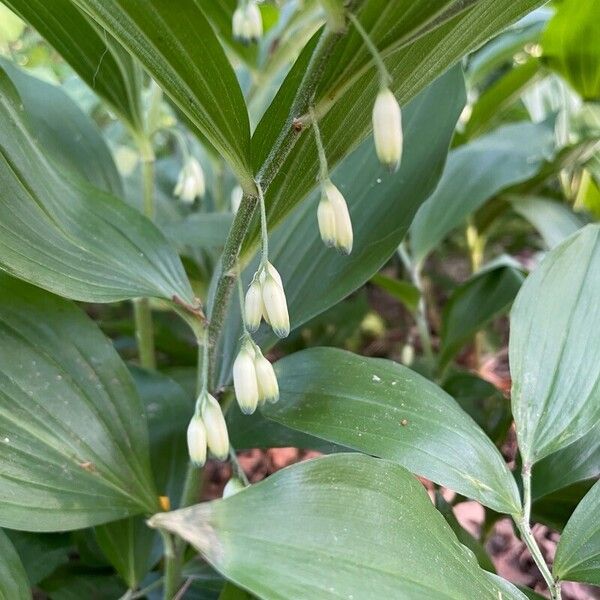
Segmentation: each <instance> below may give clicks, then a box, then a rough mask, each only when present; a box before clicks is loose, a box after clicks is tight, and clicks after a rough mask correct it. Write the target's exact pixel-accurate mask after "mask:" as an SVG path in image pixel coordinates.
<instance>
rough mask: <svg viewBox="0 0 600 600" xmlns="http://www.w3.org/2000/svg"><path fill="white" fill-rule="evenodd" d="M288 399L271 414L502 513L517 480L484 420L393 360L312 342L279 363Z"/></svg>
mask: <svg viewBox="0 0 600 600" xmlns="http://www.w3.org/2000/svg"><path fill="white" fill-rule="evenodd" d="M275 370H276V373H277V379H278V381H279V390H280V394H281V398H280V400H279V402H278V403H277V404H272V405H269V406H265V407H264V408H263V413H264V414H265V416H267V417H268V418H269V419H272V420H274V421H277V422H278V423H282V424H284V425H287V426H288V427H292V428H293V429H299V430H300V431H303V432H305V433H309V434H311V435H315V436H318V437H321V438H323V439H325V440H328V441H330V442H335V443H336V444H340V445H343V446H346V447H347V448H352V449H353V450H359V451H361V452H365V453H367V454H372V455H375V456H380V457H382V458H386V459H389V460H393V461H395V462H398V463H399V464H401V465H402V466H404V467H406V468H407V469H409V470H410V471H412V472H413V473H416V474H417V475H421V476H423V477H427V478H428V479H430V480H432V481H434V482H435V483H439V484H440V485H443V486H445V487H448V488H449V489H451V490H454V491H456V492H458V493H460V494H463V495H465V496H468V497H469V498H474V499H476V500H478V501H479V502H481V503H482V504H484V505H485V506H489V507H490V508H492V509H494V510H496V511H498V512H503V513H508V514H512V513H516V512H517V511H518V510H519V508H518V507H519V494H518V491H517V487H516V483H515V481H514V480H513V477H512V475H511V473H510V471H509V470H508V468H507V467H506V464H505V463H504V459H503V458H502V456H501V455H500V453H499V452H498V450H497V449H496V447H495V446H494V444H493V443H492V442H491V441H490V439H489V438H488V437H487V436H486V435H485V433H484V432H483V431H482V430H481V429H480V428H479V427H478V426H477V424H476V423H475V422H474V421H473V420H472V419H471V418H470V417H469V416H468V415H467V414H466V413H465V412H464V411H463V410H462V409H461V408H460V407H459V406H458V404H456V402H455V401H454V400H453V399H452V398H451V397H450V396H449V395H448V394H446V392H444V391H443V390H442V389H441V388H439V387H438V386H437V385H435V384H434V383H432V382H431V381H429V380H427V379H425V378H424V377H422V376H421V375H418V374H417V373H415V372H414V371H411V370H410V369H407V368H406V367H404V366H402V365H399V364H396V363H394V362H392V361H389V360H383V359H373V358H364V357H361V356H357V355H355V354H351V353H349V352H345V351H343V350H337V349H333V348H311V349H309V350H304V351H303V352H297V353H295V354H293V355H291V356H288V357H286V358H284V359H282V360H280V361H278V362H277V363H276V365H275Z"/></svg>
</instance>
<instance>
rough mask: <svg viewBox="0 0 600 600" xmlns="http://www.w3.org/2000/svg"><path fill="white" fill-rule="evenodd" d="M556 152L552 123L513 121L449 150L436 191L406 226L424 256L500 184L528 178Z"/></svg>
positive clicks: (414, 246)
mask: <svg viewBox="0 0 600 600" xmlns="http://www.w3.org/2000/svg"><path fill="white" fill-rule="evenodd" d="M553 152H554V123H553V122H550V121H546V122H543V123H538V124H533V123H526V122H523V123H513V124H510V125H504V126H502V127H499V128H498V129H497V130H495V131H494V132H492V133H490V134H487V135H485V136H483V137H480V138H478V139H476V140H475V141H473V142H470V143H469V144H465V145H464V146H460V147H459V148H457V149H456V150H453V151H452V152H451V153H450V156H449V157H448V163H447V164H446V169H445V171H444V174H443V175H442V179H441V180H440V183H439V185H438V187H437V189H436V191H435V192H434V193H433V194H432V195H431V196H430V197H429V199H428V200H427V202H426V203H425V204H423V206H422V207H421V208H420V209H419V212H418V213H417V216H416V217H415V219H414V221H413V223H412V226H411V229H410V236H411V237H410V241H411V248H412V251H413V256H414V258H415V260H418V261H422V260H423V259H424V258H425V257H426V256H427V255H428V254H429V253H430V252H431V251H432V250H433V249H434V248H435V247H436V246H437V245H438V244H439V243H440V242H441V241H442V240H443V239H444V238H445V237H446V236H447V235H448V234H449V233H450V232H451V231H452V230H453V229H455V228H456V227H458V226H460V225H461V224H462V223H464V222H465V220H466V218H467V217H468V216H469V215H470V214H471V213H473V212H475V211H476V210H477V209H478V208H480V207H481V206H482V205H483V204H484V203H485V202H486V201H487V200H489V199H490V198H492V197H493V196H495V195H496V194H497V193H498V192H500V191H502V190H503V189H505V188H507V187H509V186H511V185H514V184H516V183H519V182H522V181H526V180H527V179H529V178H530V177H531V176H533V175H535V174H536V173H537V172H538V170H539V169H540V168H541V167H542V165H543V163H544V160H546V159H550V158H552V155H553Z"/></svg>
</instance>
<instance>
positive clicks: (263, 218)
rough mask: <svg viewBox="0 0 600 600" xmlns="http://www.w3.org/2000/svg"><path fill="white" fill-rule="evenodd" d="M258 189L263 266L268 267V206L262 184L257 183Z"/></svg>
mask: <svg viewBox="0 0 600 600" xmlns="http://www.w3.org/2000/svg"><path fill="white" fill-rule="evenodd" d="M256 188H257V189H258V205H259V207H260V237H261V241H262V260H261V266H262V267H266V266H267V262H268V261H269V229H268V227H267V208H266V206H265V196H264V194H263V191H262V188H261V187H260V184H259V183H257V184H256ZM238 279H239V267H238Z"/></svg>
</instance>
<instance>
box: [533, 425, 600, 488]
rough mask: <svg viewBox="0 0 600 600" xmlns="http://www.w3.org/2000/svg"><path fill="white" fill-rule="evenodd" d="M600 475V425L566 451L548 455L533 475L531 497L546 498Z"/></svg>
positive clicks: (536, 467)
mask: <svg viewBox="0 0 600 600" xmlns="http://www.w3.org/2000/svg"><path fill="white" fill-rule="evenodd" d="M598 475H600V425H596V426H595V427H594V428H593V429H590V431H588V433H586V434H585V435H584V436H582V437H580V438H579V439H578V440H577V441H575V442H573V443H572V444H570V445H569V446H567V447H566V448H562V449H561V450H559V451H558V452H554V453H553V454H550V456H546V458H544V459H542V460H541V461H540V462H539V463H537V465H535V468H534V469H533V473H532V489H531V495H532V497H533V498H534V499H536V498H541V497H542V496H546V495H547V494H550V493H552V492H554V491H556V490H560V489H562V488H564V487H567V486H568V485H571V484H573V483H576V482H578V481H583V480H585V479H592V478H594V477H598Z"/></svg>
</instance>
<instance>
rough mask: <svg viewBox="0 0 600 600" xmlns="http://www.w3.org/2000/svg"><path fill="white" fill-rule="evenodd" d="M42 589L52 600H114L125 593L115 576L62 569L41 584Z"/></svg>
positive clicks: (82, 570) (123, 587)
mask: <svg viewBox="0 0 600 600" xmlns="http://www.w3.org/2000/svg"><path fill="white" fill-rule="evenodd" d="M42 589H43V590H44V591H46V592H48V593H49V595H50V597H51V598H52V600H81V599H82V598H90V599H93V600H115V598H121V597H122V596H123V594H125V592H126V591H127V590H126V589H125V586H124V585H123V584H122V583H121V582H120V581H119V579H118V577H116V575H105V574H103V573H98V572H93V571H92V572H88V571H87V570H84V569H76V568H75V569H64V570H63V571H62V572H59V573H56V574H54V575H53V576H52V577H50V578H49V579H47V580H46V581H44V582H43V585H42Z"/></svg>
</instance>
